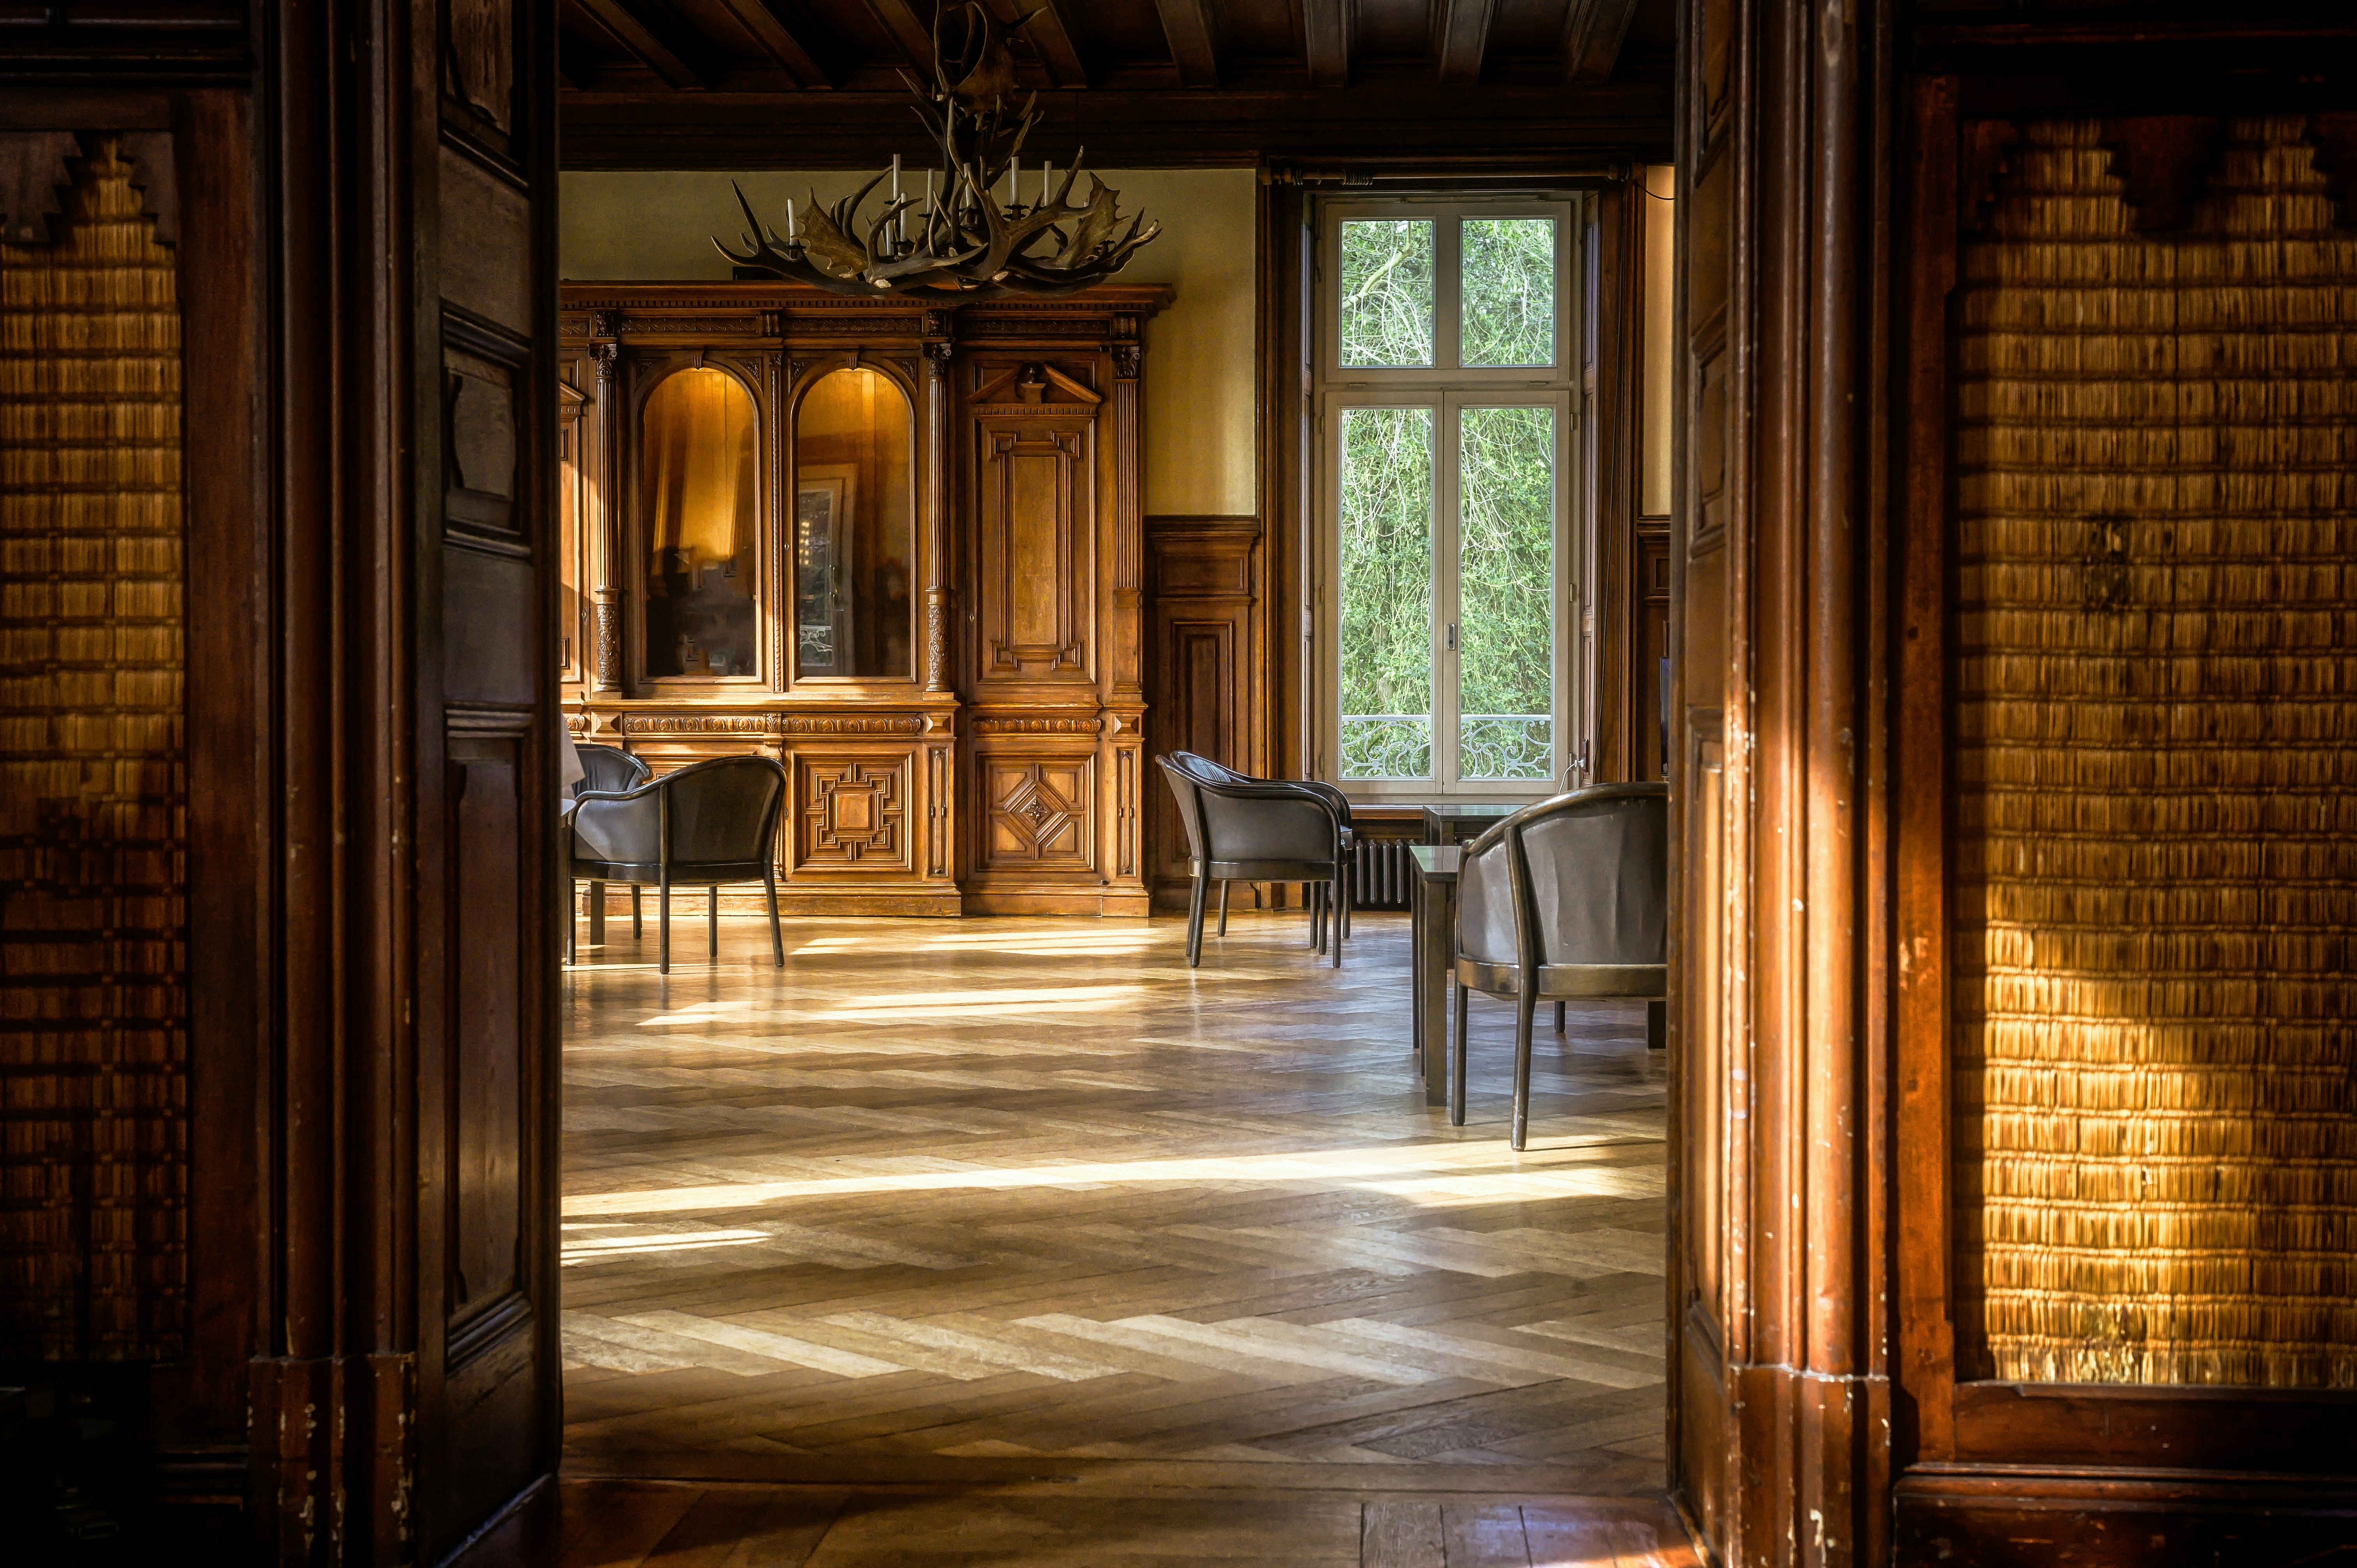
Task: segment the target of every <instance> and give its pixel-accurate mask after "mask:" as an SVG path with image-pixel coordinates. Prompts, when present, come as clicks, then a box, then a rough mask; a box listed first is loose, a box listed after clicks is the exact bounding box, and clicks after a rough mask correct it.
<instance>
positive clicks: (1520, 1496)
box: [562, 914, 1687, 1568]
mask: <svg viewBox="0 0 2357 1568" xmlns="http://www.w3.org/2000/svg"><path fill="white" fill-rule="evenodd" d="M628 930H629V928H628V925H627V923H626V922H617V923H612V924H609V925H608V934H609V938H612V939H613V940H609V941H608V944H607V945H606V947H605V948H603V949H602V950H589V949H587V948H585V950H584V957H585V960H586V961H585V962H584V963H583V964H582V965H581V966H580V967H578V968H576V969H573V970H569V971H567V972H566V982H565V984H566V1003H567V1007H568V1016H567V1028H566V1039H565V1220H564V1223H565V1231H564V1240H565V1271H564V1281H565V1303H564V1305H565V1313H564V1330H565V1359H566V1369H567V1381H566V1413H567V1426H566V1467H567V1475H568V1477H571V1478H570V1479H569V1480H568V1481H567V1483H566V1487H565V1494H564V1496H565V1503H564V1510H565V1513H564V1517H565V1526H564V1534H563V1537H562V1540H563V1554H564V1558H565V1563H567V1564H575V1563H583V1564H586V1563H592V1562H595V1563H598V1564H601V1565H602V1564H604V1563H608V1562H611V1563H616V1564H621V1563H665V1564H687V1563H712V1564H730V1563H735V1564H752V1563H822V1564H827V1563H842V1564H856V1563H870V1562H879V1563H880V1562H888V1561H890V1562H911V1561H921V1562H941V1563H965V1562H975V1563H981V1562H989V1563H1017V1562H1019V1563H1060V1562H1065V1561H1071V1562H1076V1563H1077V1562H1086V1563H1092V1564H1110V1563H1122V1562H1129V1561H1135V1562H1141V1563H1144V1562H1153V1563H1160V1564H1170V1563H1181V1562H1198V1561H1200V1562H1204V1563H1210V1562H1221V1563H1246V1562H1259V1561H1268V1562H1278V1561H1282V1562H1287V1563H1325V1562H1329V1561H1330V1562H1335V1563H1342V1562H1350V1563H1361V1562H1363V1563H1433V1564H1436V1565H1438V1564H1441V1563H1448V1564H1452V1565H1457V1564H1462V1563H1490V1562H1511V1563H1541V1562H1548V1563H1553V1562H1556V1561H1562V1562H1565V1563H1583V1564H1585V1563H1594V1564H1598V1565H1599V1568H1600V1565H1603V1564H1608V1563H1609V1564H1616V1565H1617V1564H1618V1563H1623V1562H1626V1563H1651V1562H1654V1561H1657V1560H1658V1561H1659V1562H1662V1563H1670V1562H1685V1561H1687V1559H1684V1558H1683V1557H1670V1556H1658V1555H1648V1554H1649V1553H1655V1554H1658V1552H1664V1551H1668V1550H1669V1549H1670V1548H1669V1546H1668V1545H1665V1544H1663V1543H1666V1542H1671V1541H1674V1540H1677V1539H1682V1538H1679V1537H1676V1536H1675V1532H1674V1530H1670V1526H1669V1525H1668V1524H1667V1523H1665V1521H1668V1520H1670V1516H1669V1515H1667V1514H1666V1513H1665V1512H1663V1511H1661V1509H1660V1508H1659V1505H1658V1504H1657V1503H1654V1502H1652V1501H1651V1500H1650V1499H1652V1498H1657V1497H1658V1495H1659V1494H1660V1492H1661V1490H1662V1487H1663V1473H1662V1462H1661V1449H1662V1443H1661V1437H1662V1426H1663V1419H1662V1418H1663V1325H1662V1313H1663V1288H1664V1282H1663V1251H1662V1249H1663V1124H1662V1118H1663V1064H1662V1061H1661V1058H1660V1056H1659V1053H1655V1052H1649V1051H1648V1050H1647V1049H1646V1048H1645V1045H1644V1016H1643V1010H1642V1007H1641V1005H1637V1004H1591V1005H1587V1006H1575V1007H1574V1008H1573V1009H1572V1012H1571V1016H1570V1019H1569V1028H1568V1030H1567V1032H1566V1034H1565V1035H1563V1036H1555V1035H1554V1034H1553V1033H1552V1032H1551V1031H1548V1030H1546V1029H1545V1028H1544V1026H1543V1027H1542V1029H1541V1033H1540V1038H1539V1047H1538V1062H1537V1064H1536V1065H1537V1070H1536V1071H1535V1072H1534V1111H1533V1124H1532V1137H1531V1140H1530V1147H1529V1149H1528V1150H1527V1151H1525V1152H1524V1153H1523V1154H1521V1155H1516V1154H1515V1153H1513V1152H1512V1150H1511V1149H1509V1148H1508V1147H1507V1144H1506V1139H1505V1132H1506V1112H1507V1098H1508V1069H1509V1065H1510V1060H1511V1055H1512V1015H1511V1013H1510V1012H1509V1010H1507V1009H1506V1008H1504V1007H1502V1006H1499V1005H1495V1004H1484V1003H1481V1002H1479V1001H1477V1003H1476V1004H1475V1006H1474V1009H1473V1017H1474V1050H1473V1071H1472V1074H1471V1109H1472V1114H1471V1117H1470V1119H1469V1124H1468V1125H1466V1126H1464V1127H1461V1128H1454V1127H1451V1126H1449V1125H1448V1120H1447V1117H1446V1115H1445V1114H1444V1113H1442V1112H1440V1111H1438V1110H1437V1109H1436V1108H1431V1107H1427V1106H1426V1105H1425V1104H1424V1102H1423V1095H1422V1092H1421V1086H1420V1082H1419V1080H1418V1079H1417V1078H1416V1076H1415V1072H1414V1070H1413V1068H1412V1064H1411V1062H1410V1059H1409V1054H1408V1049H1407V995H1408V989H1407V972H1406V968H1405V964H1406V927H1405V920H1404V919H1403V918H1400V917H1396V916H1388V917H1387V916H1362V917H1361V918H1360V920H1359V923H1358V931H1357V934H1356V936H1355V937H1354V940H1352V941H1351V944H1350V947H1349V950H1348V952H1347V954H1346V956H1345V961H1344V966H1343V968H1342V969H1340V971H1336V970H1333V969H1331V968H1329V967H1328V966H1327V965H1325V964H1324V963H1322V962H1319V961H1315V960H1314V959H1313V958H1312V956H1311V955H1310V954H1309V953H1308V952H1307V951H1306V950H1305V949H1304V948H1303V946H1302V943H1301V931H1302V925H1301V920H1300V918H1299V917H1297V916H1296V917H1290V918H1287V917H1273V916H1265V915H1250V914H1240V915H1239V916H1238V917H1236V918H1234V919H1233V921H1232V924H1231V928H1230V934H1229V935H1228V936H1227V938H1225V939H1224V940H1222V939H1218V938H1214V937H1208V936H1207V938H1206V940H1205V951H1204V961H1203V965H1202V967H1201V968H1200V970H1193V971H1190V970H1189V969H1188V968H1187V967H1186V966H1185V963H1184V946H1183V944H1184V932H1183V929H1181V928H1180V927H1179V923H1178V922H1176V921H1169V920H1159V921H1152V922H1143V921H1140V922H1128V921H1111V920H1107V921H1091V920H983V919H974V920H963V921H820V920H801V921H790V922H788V923H787V937H786V943H787V963H786V967H785V968H783V969H782V970H780V969H777V968H774V967H772V966H771V964H770V961H769V960H768V956H767V947H768V943H767V934H768V933H767V931H766V929H763V928H762V926H761V925H760V924H759V923H757V922H754V921H749V920H726V921H724V922H723V940H722V956H721V959H720V961H718V962H717V963H710V964H707V963H705V962H704V961H701V960H700V959H688V960H683V961H682V962H681V964H679V965H678V966H677V967H676V968H675V969H674V970H673V973H672V974H671V975H670V976H669V977H667V978H665V977H662V976H659V975H657V974H656V973H655V972H654V969H653V967H652V965H651V962H649V961H648V960H649V959H650V958H651V942H645V943H633V942H632V940H631V939H630V937H629V935H628ZM694 949H695V950H698V951H700V949H701V944H700V943H696V944H694ZM630 1477H636V1478H637V1479H636V1480H633V1479H630ZM665 1477H668V1478H672V1479H673V1480H674V1481H676V1482H677V1483H678V1484H675V1485H674V1484H670V1483H669V1482H663V1484H658V1481H659V1480H661V1479H662V1478H665ZM1035 1484H1036V1485H1039V1486H1047V1487H1062V1488H1063V1492H1062V1494H1061V1497H1060V1499H1059V1498H1058V1497H1057V1496H1053V1495H1050V1496H1043V1497H1038V1498H1031V1497H1028V1496H1025V1495H1021V1494H1022V1490H1023V1488H1024V1487H1029V1486H1033V1485H1035ZM698 1487H704V1488H705V1489H704V1490H701V1491H699V1490H698V1489H697V1488H698ZM763 1487H767V1488H768V1489H767V1490H764V1489H763ZM878 1487H886V1488H889V1487H919V1488H933V1489H934V1490H932V1491H928V1492H926V1493H925V1494H924V1495H923V1496H922V1497H918V1496H914V1495H911V1496H909V1497H905V1498H878V1497H877V1495H875V1489H876V1488H878ZM830 1488H832V1489H830ZM943 1488H946V1490H943ZM1199 1492H1200V1493H1202V1494H1204V1495H1203V1496H1202V1497H1198V1498H1194V1500H1192V1501H1189V1500H1188V1497H1189V1495H1191V1494H1194V1493H1199ZM1262 1492H1265V1493H1266V1496H1265V1498H1262V1503H1265V1506H1266V1508H1267V1509H1273V1510H1274V1511H1271V1512H1268V1513H1267V1514H1266V1516H1265V1518H1264V1517H1263V1516H1262V1515H1261V1514H1259V1513H1253V1512H1250V1511H1249V1510H1247V1512H1245V1513H1236V1512H1232V1511H1227V1512H1223V1511H1222V1507H1221V1506H1220V1504H1219V1503H1218V1501H1217V1500H1216V1499H1217V1498H1226V1499H1227V1500H1228V1501H1229V1502H1230V1503H1233V1502H1235V1501H1237V1499H1239V1498H1243V1497H1245V1496H1247V1495H1258V1494H1260V1493H1262ZM1132 1494H1137V1495H1136V1496H1133V1495H1132ZM1149 1494H1150V1496H1151V1497H1152V1498H1159V1499H1161V1502H1162V1503H1164V1504H1167V1505H1168V1507H1166V1508H1162V1509H1161V1511H1156V1509H1143V1511H1140V1507H1133V1506H1129V1505H1131V1504H1137V1503H1138V1500H1139V1497H1140V1496H1146V1495H1149ZM1616 1497H1617V1498H1626V1499H1628V1500H1627V1501H1626V1502H1625V1503H1618V1502H1614V1501H1612V1500H1611V1499H1612V1498H1616ZM1122 1498H1128V1503H1125V1504H1123V1505H1122V1506H1120V1507H1113V1505H1114V1504H1115V1503H1120V1502H1121V1499H1122ZM1477 1498H1478V1499H1479V1500H1475V1499H1477ZM1207 1499H1209V1500H1207ZM1534 1499H1535V1500H1534ZM1550 1499H1551V1500H1550ZM1262 1503H1255V1504H1254V1507H1255V1508H1258V1507H1261V1506H1262ZM1182 1505H1183V1506H1182ZM1108 1507H1113V1511H1112V1512H1109V1513H1108V1512H1105V1511H1103V1510H1104V1509H1106V1508H1108ZM962 1508H963V1509H983V1510H984V1511H983V1512H980V1513H970V1512H969V1513H961V1512H960V1511H959V1510H960V1509H962ZM1058 1509H1077V1510H1079V1511H1078V1512H1074V1513H1071V1516H1070V1517H1069V1518H1068V1517H1066V1515H1065V1514H1062V1513H1059V1512H1058ZM1090 1509H1096V1510H1098V1511H1097V1512H1096V1513H1095V1514H1092V1515H1091V1516H1090V1517H1091V1518H1092V1519H1093V1520H1094V1522H1092V1523H1082V1522H1077V1521H1079V1520H1080V1519H1081V1516H1082V1514H1086V1513H1088V1512H1089V1510H1090ZM1534 1509H1535V1510H1537V1511H1536V1512H1534ZM1550 1509H1552V1510H1554V1511H1552V1512H1550V1511H1548V1510H1550ZM1598 1509H1602V1510H1603V1511H1602V1512H1600V1513H1599V1512H1598V1511H1597V1510H1598ZM1566 1510H1568V1511H1566ZM1582 1510H1586V1511H1582ZM1615 1510H1619V1511H1615ZM1630 1510H1634V1511H1630ZM1648 1510H1651V1511H1648ZM958 1520H964V1521H965V1522H964V1523H963V1525H961V1524H959V1523H958V1522H957V1521H958ZM1624 1527H1625V1528H1624ZM1663 1530H1670V1532H1669V1533H1667V1534H1664V1533H1663ZM1107 1531H1110V1532H1111V1533H1105V1532H1107ZM896 1532H897V1533H896ZM936 1532H938V1536H937V1535H936ZM1648 1532H1651V1533H1650V1534H1649V1533H1648ZM1656 1537H1658V1538H1659V1539H1658V1541H1656V1539H1655V1538H1656ZM1640 1540H1642V1541H1654V1542H1655V1543H1654V1544H1652V1545H1641V1546H1640V1545H1632V1544H1630V1543H1631V1542H1637V1541H1640ZM894 1541H901V1542H902V1543H903V1544H902V1545H901V1546H899V1547H896V1546H895V1545H894V1544H893V1542H894ZM911 1541H921V1542H929V1543H933V1544H928V1545H926V1546H925V1548H924V1550H923V1551H921V1552H920V1551H915V1550H914V1549H913V1548H910V1547H908V1546H907V1545H906V1543H907V1542H911ZM936 1545H937V1546H938V1552H936V1550H935V1547H936ZM1680 1550H1682V1548H1681V1549H1680ZM895 1551H899V1552H901V1555H899V1556H894V1555H892V1553H893V1552H895ZM1518 1552H1519V1553H1520V1555H1517V1554H1516V1553H1518ZM1632 1552H1633V1553H1635V1554H1634V1555H1631V1553H1632ZM600 1553H604V1554H605V1555H599V1554H600ZM632 1553H636V1555H631V1554H632ZM1237 1553H1242V1554H1241V1555H1238V1554H1237ZM1547 1553H1553V1554H1554V1555H1546V1554H1547ZM1583 1553H1584V1554H1585V1555H1583ZM1255 1554H1256V1555H1255Z"/></svg>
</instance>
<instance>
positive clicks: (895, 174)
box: [892, 153, 900, 201]
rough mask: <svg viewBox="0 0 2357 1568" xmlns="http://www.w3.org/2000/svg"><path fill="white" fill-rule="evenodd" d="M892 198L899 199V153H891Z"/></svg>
mask: <svg viewBox="0 0 2357 1568" xmlns="http://www.w3.org/2000/svg"><path fill="white" fill-rule="evenodd" d="M892 199H893V200H895V201H898V200H899V199H900V155H899V154H898V153H894V154H893V155H892Z"/></svg>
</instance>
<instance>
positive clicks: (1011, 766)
mask: <svg viewBox="0 0 2357 1568" xmlns="http://www.w3.org/2000/svg"><path fill="white" fill-rule="evenodd" d="M976 766H977V767H978V768H980V769H981V773H982V784H983V791H982V792H983V799H984V800H985V802H986V804H985V812H984V817H985V822H984V827H983V835H982V843H983V853H982V865H981V866H980V867H979V868H978V869H980V870H984V871H990V870H996V869H999V868H1001V867H1006V866H1023V867H1028V868H1032V869H1037V870H1040V871H1087V870H1090V869H1092V867H1093V866H1094V865H1095V864H1096V822H1095V817H1096V813H1095V810H1094V806H1095V800H1096V758H1095V757H1092V756H1091V757H1056V758H1052V759H1043V760H1039V761H1026V760H1023V759H1020V758H1017V757H996V756H985V757H980V758H978V759H977V762H976Z"/></svg>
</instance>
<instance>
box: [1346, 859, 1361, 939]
mask: <svg viewBox="0 0 2357 1568" xmlns="http://www.w3.org/2000/svg"><path fill="white" fill-rule="evenodd" d="M1358 901H1359V867H1358V863H1357V862H1355V861H1351V862H1345V863H1344V865H1343V866H1342V935H1343V936H1344V937H1345V938H1348V937H1349V936H1350V934H1351V905H1353V904H1355V903H1357V902H1358Z"/></svg>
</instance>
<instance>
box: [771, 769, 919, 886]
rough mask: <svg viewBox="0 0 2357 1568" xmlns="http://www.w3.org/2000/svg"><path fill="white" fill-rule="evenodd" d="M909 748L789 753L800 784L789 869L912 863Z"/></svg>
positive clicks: (906, 866) (895, 867)
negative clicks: (883, 752) (885, 752)
mask: <svg viewBox="0 0 2357 1568" xmlns="http://www.w3.org/2000/svg"><path fill="white" fill-rule="evenodd" d="M911 757H912V754H911V753H909V752H902V753H900V754H899V755H898V756H876V755H863V756H856V757H828V756H824V755H823V754H813V753H811V752H806V751H799V750H798V751H796V752H794V753H793V755H792V760H793V768H794V773H795V777H796V779H797V782H798V785H799V788H798V789H796V791H795V794H796V796H797V807H796V811H795V813H794V816H795V824H796V832H795V843H794V850H795V854H794V862H793V865H792V866H791V871H792V872H793V873H795V874H799V873H801V872H804V871H810V870H814V869H819V868H823V867H828V866H833V867H836V868H856V869H858V870H861V871H869V872H881V871H901V872H906V871H909V870H912V869H913V868H914V866H913V862H912V861H911V859H910V855H909V768H910V764H911Z"/></svg>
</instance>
